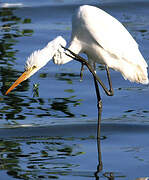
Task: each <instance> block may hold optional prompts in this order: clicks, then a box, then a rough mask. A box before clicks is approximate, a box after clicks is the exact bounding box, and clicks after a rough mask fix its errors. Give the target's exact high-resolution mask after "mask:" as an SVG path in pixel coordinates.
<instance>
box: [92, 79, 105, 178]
mask: <svg viewBox="0 0 149 180" xmlns="http://www.w3.org/2000/svg"><path fill="white" fill-rule="evenodd" d="M93 78H94V85H95V90H96V96H97V109H98V125H97V149H98V166H97V172H96V173H95V175H97V174H98V173H99V172H100V171H101V170H102V168H103V165H102V159H101V149H100V126H101V113H102V100H101V96H100V91H99V87H98V82H97V80H96V78H95V77H94V76H93Z"/></svg>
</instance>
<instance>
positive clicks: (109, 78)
mask: <svg viewBox="0 0 149 180" xmlns="http://www.w3.org/2000/svg"><path fill="white" fill-rule="evenodd" d="M106 72H107V77H108V83H109V87H110V90H109V92H111V94H114V91H113V88H112V81H111V76H110V72H109V67H108V66H106Z"/></svg>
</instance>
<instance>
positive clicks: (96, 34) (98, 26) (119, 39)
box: [6, 5, 149, 94]
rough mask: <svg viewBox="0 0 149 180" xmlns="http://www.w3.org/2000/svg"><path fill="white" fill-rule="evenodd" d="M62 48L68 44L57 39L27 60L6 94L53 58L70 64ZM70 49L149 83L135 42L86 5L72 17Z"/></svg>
mask: <svg viewBox="0 0 149 180" xmlns="http://www.w3.org/2000/svg"><path fill="white" fill-rule="evenodd" d="M61 45H62V46H66V41H65V40H64V39H63V38H62V37H61V36H58V37H57V38H55V39H54V40H53V41H51V42H49V43H48V45H47V46H46V47H45V48H43V49H41V50H38V51H35V52H34V53H32V54H31V56H30V57H29V58H28V59H27V61H26V66H25V72H24V73H23V74H22V75H21V76H20V77H19V78H18V79H17V80H16V81H15V83H14V84H13V85H12V86H11V87H10V88H9V89H8V90H7V92H6V94H8V93H9V92H10V91H11V90H12V89H14V88H15V87H16V86H17V85H18V84H19V83H21V82H22V81H24V80H25V79H27V78H29V77H30V76H31V75H33V74H34V73H35V72H36V71H38V70H39V69H40V68H41V67H43V66H44V65H46V64H47V62H49V60H51V59H52V58H53V59H54V63H56V64H65V63H67V62H69V61H71V60H72V58H71V57H69V56H67V55H66V54H65V51H64V49H63V48H62V46H61ZM68 49H70V50H71V51H72V52H74V53H75V54H80V53H85V54H86V55H87V57H88V61H89V63H90V64H92V65H93V64H95V63H100V64H104V65H106V66H107V67H109V68H112V69H114V70H116V71H119V72H121V74H122V75H123V77H124V78H125V79H128V80H130V81H132V82H137V83H142V84H148V83H149V80H148V73H147V67H148V65H147V63H146V61H145V60H144V58H143V56H142V55H141V53H140V51H139V49H138V44H137V43H136V41H135V40H134V39H133V37H132V36H131V35H130V33H129V32H128V31H127V30H126V28H125V27H124V26H123V25H122V24H121V23H120V22H119V21H118V20H117V19H115V18H114V17H112V16H111V15H109V14H108V13H106V12H105V11H103V10H101V9H99V8H97V7H94V6H89V5H83V6H80V7H79V8H78V9H77V11H76V12H75V14H74V15H73V18H72V34H71V41H70V44H69V47H68ZM68 53H69V52H68Z"/></svg>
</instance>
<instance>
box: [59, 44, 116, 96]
mask: <svg viewBox="0 0 149 180" xmlns="http://www.w3.org/2000/svg"><path fill="white" fill-rule="evenodd" d="M62 47H63V46H62ZM63 48H64V49H65V50H67V51H68V52H69V53H67V52H65V54H66V55H67V56H69V57H71V58H73V59H74V60H76V61H79V62H80V63H82V64H83V65H86V66H87V68H88V69H89V71H90V72H91V73H92V75H93V76H94V77H95V78H96V80H97V81H98V83H99V84H100V85H101V87H102V88H103V90H104V91H105V93H106V94H107V95H108V96H113V94H114V92H113V89H112V83H111V78H110V73H109V68H108V67H106V71H107V77H108V82H109V86H110V90H108V89H107V88H106V86H105V85H104V83H103V82H102V81H101V80H100V78H99V77H98V76H97V75H96V73H95V71H94V69H93V68H92V66H91V65H90V64H89V63H88V62H87V61H86V60H85V59H84V58H82V57H81V56H79V55H77V54H75V53H74V52H72V51H71V50H69V49H67V48H65V47H63Z"/></svg>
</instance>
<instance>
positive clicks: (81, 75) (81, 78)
mask: <svg viewBox="0 0 149 180" xmlns="http://www.w3.org/2000/svg"><path fill="white" fill-rule="evenodd" d="M83 71H84V64H83V63H82V64H81V70H80V81H82V80H83Z"/></svg>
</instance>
